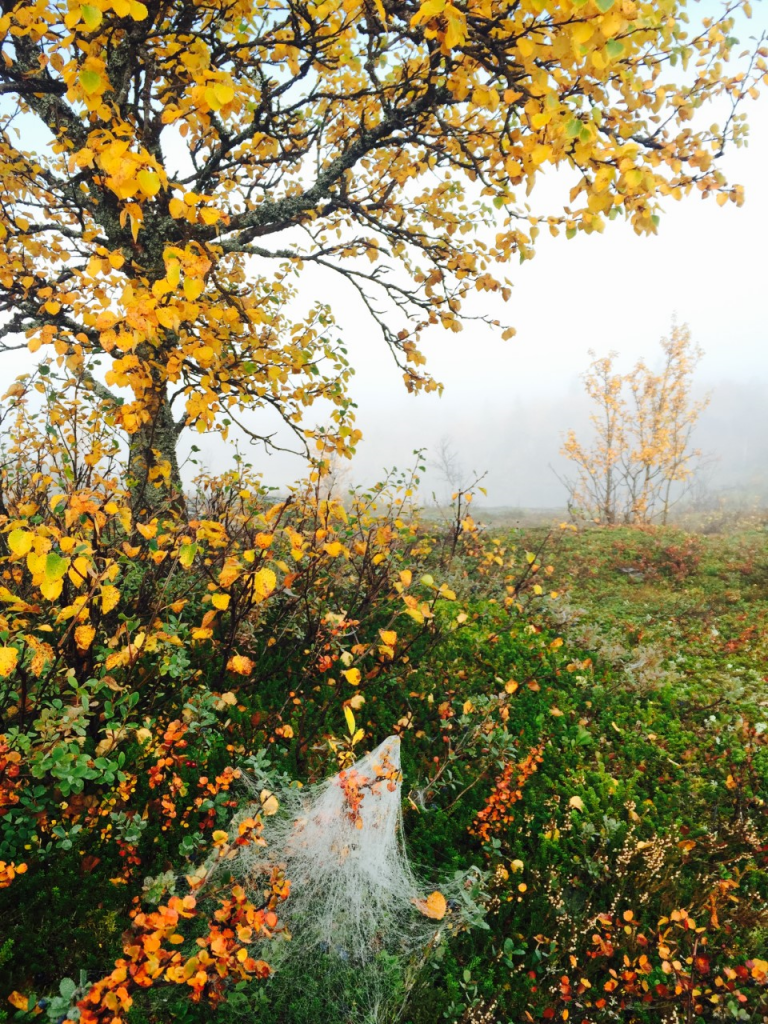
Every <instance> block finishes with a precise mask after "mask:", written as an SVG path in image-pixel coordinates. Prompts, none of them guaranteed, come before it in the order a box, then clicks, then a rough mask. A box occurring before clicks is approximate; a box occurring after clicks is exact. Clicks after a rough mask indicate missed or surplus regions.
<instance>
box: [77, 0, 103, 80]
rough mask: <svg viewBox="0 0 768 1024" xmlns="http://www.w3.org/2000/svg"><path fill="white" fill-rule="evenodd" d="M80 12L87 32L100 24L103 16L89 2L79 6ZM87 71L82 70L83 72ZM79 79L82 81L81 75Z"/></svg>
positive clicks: (92, 30)
mask: <svg viewBox="0 0 768 1024" xmlns="http://www.w3.org/2000/svg"><path fill="white" fill-rule="evenodd" d="M80 13H81V14H82V16H83V21H84V22H85V27H86V28H87V29H88V31H89V32H94V31H95V30H96V29H97V28H98V27H99V25H100V24H101V21H102V17H103V16H102V13H101V11H100V10H99V9H98V7H91V5H90V4H85V5H84V6H83V7H81V8H80ZM88 73H89V72H84V74H88ZM80 81H81V83H82V77H81V79H80ZM83 88H85V86H83Z"/></svg>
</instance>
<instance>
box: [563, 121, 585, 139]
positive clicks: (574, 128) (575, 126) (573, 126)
mask: <svg viewBox="0 0 768 1024" xmlns="http://www.w3.org/2000/svg"><path fill="white" fill-rule="evenodd" d="M581 129H582V123H581V121H580V120H579V119H578V117H572V118H571V120H570V121H569V122H568V124H567V125H566V126H565V134H566V135H567V136H568V138H569V139H575V138H576V136H577V135H579V134H580V133H581Z"/></svg>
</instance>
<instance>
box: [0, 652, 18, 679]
mask: <svg viewBox="0 0 768 1024" xmlns="http://www.w3.org/2000/svg"><path fill="white" fill-rule="evenodd" d="M18 660H19V652H18V651H17V650H16V648H15V647H0V676H9V675H10V674H11V672H13V670H14V669H15V668H16V662H17V661H18Z"/></svg>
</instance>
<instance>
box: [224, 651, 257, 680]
mask: <svg viewBox="0 0 768 1024" xmlns="http://www.w3.org/2000/svg"><path fill="white" fill-rule="evenodd" d="M227 668H228V669H229V671H230V672H236V673H237V674H238V675H239V676H249V675H250V674H251V672H253V662H252V661H251V659H250V658H246V656H245V655H244V654H233V655H232V657H231V658H230V659H229V661H228V662H227Z"/></svg>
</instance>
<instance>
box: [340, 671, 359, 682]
mask: <svg viewBox="0 0 768 1024" xmlns="http://www.w3.org/2000/svg"><path fill="white" fill-rule="evenodd" d="M342 675H343V676H344V678H345V679H346V680H347V682H348V683H350V684H351V685H352V686H359V685H360V669H359V668H348V669H346V670H345V671H344V672H342Z"/></svg>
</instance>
